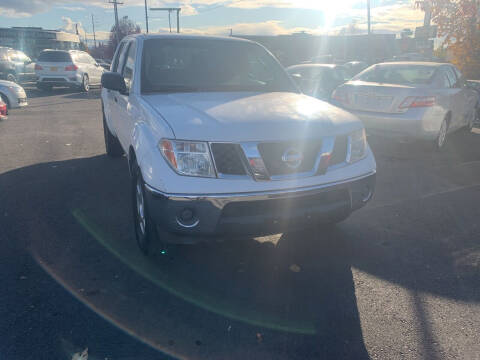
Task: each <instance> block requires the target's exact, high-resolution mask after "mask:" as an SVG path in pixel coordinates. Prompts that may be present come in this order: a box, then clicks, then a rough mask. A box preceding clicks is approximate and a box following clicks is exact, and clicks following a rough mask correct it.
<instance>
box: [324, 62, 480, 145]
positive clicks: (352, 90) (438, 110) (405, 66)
mask: <svg viewBox="0 0 480 360" xmlns="http://www.w3.org/2000/svg"><path fill="white" fill-rule="evenodd" d="M333 100H334V101H335V103H336V104H338V105H340V106H341V107H343V108H345V109H347V110H348V111H350V112H351V113H353V114H355V115H357V116H358V117H359V118H360V120H362V121H363V123H364V125H365V127H366V129H367V132H369V133H375V134H380V135H385V136H389V137H400V138H410V139H413V138H416V139H422V140H429V141H434V144H435V146H436V147H437V148H442V147H443V146H444V145H445V142H446V139H447V135H448V134H450V133H451V132H453V131H456V130H458V129H461V128H467V129H471V128H472V126H473V124H474V122H475V114H476V109H477V108H478V106H479V103H478V97H477V96H476V94H475V92H474V91H473V90H472V89H470V88H469V87H468V86H467V85H466V81H465V79H464V78H463V76H462V74H461V73H460V71H459V70H458V69H457V68H456V67H455V66H453V65H451V64H443V63H428V62H395V63H382V64H377V65H373V66H371V67H369V68H368V69H366V70H364V71H363V72H361V73H360V74H358V75H357V76H355V77H354V78H353V79H352V80H351V81H349V82H347V83H345V84H343V85H341V86H339V87H338V88H337V90H336V91H335V92H334V94H333Z"/></svg>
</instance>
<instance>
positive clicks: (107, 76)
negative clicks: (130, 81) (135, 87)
mask: <svg viewBox="0 0 480 360" xmlns="http://www.w3.org/2000/svg"><path fill="white" fill-rule="evenodd" d="M102 87H104V88H105V89H108V90H113V91H118V92H119V93H120V94H123V95H126V94H127V93H128V92H127V86H126V85H125V79H124V78H123V76H122V75H120V74H119V73H116V72H110V71H109V72H105V73H103V74H102Z"/></svg>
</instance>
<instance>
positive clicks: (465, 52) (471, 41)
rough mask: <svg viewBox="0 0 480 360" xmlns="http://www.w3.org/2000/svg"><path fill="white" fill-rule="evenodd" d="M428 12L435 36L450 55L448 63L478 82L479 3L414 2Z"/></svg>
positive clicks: (458, 0) (474, 0) (460, 0)
mask: <svg viewBox="0 0 480 360" xmlns="http://www.w3.org/2000/svg"><path fill="white" fill-rule="evenodd" d="M416 6H417V7H419V8H421V9H422V10H424V11H425V10H426V11H431V15H432V21H433V22H434V23H435V24H437V25H438V36H439V37H440V38H442V37H443V38H444V41H443V47H446V48H447V49H448V53H450V54H451V61H452V62H453V63H454V64H455V65H457V66H458V67H459V68H460V69H461V70H462V71H463V72H464V74H465V76H467V77H469V78H480V18H479V2H478V0H424V1H416Z"/></svg>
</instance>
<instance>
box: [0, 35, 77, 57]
mask: <svg viewBox="0 0 480 360" xmlns="http://www.w3.org/2000/svg"><path fill="white" fill-rule="evenodd" d="M0 46H7V47H11V48H13V49H16V50H21V51H23V52H24V53H25V54H27V55H28V56H30V57H31V58H32V59H35V58H36V57H37V56H38V54H40V52H41V51H42V50H44V49H62V50H69V49H81V42H80V38H79V36H78V35H76V34H72V33H67V32H64V31H58V30H45V29H42V28H41V27H11V28H0Z"/></svg>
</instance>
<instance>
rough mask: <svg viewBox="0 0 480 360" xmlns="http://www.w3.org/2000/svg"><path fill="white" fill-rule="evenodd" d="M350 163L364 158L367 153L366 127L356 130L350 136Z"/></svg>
mask: <svg viewBox="0 0 480 360" xmlns="http://www.w3.org/2000/svg"><path fill="white" fill-rule="evenodd" d="M349 154H350V156H349V158H348V162H349V163H354V162H356V161H358V160H362V159H363V158H364V157H365V155H366V154H367V137H366V136H365V129H361V130H357V131H354V132H353V133H351V134H350V136H349Z"/></svg>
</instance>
